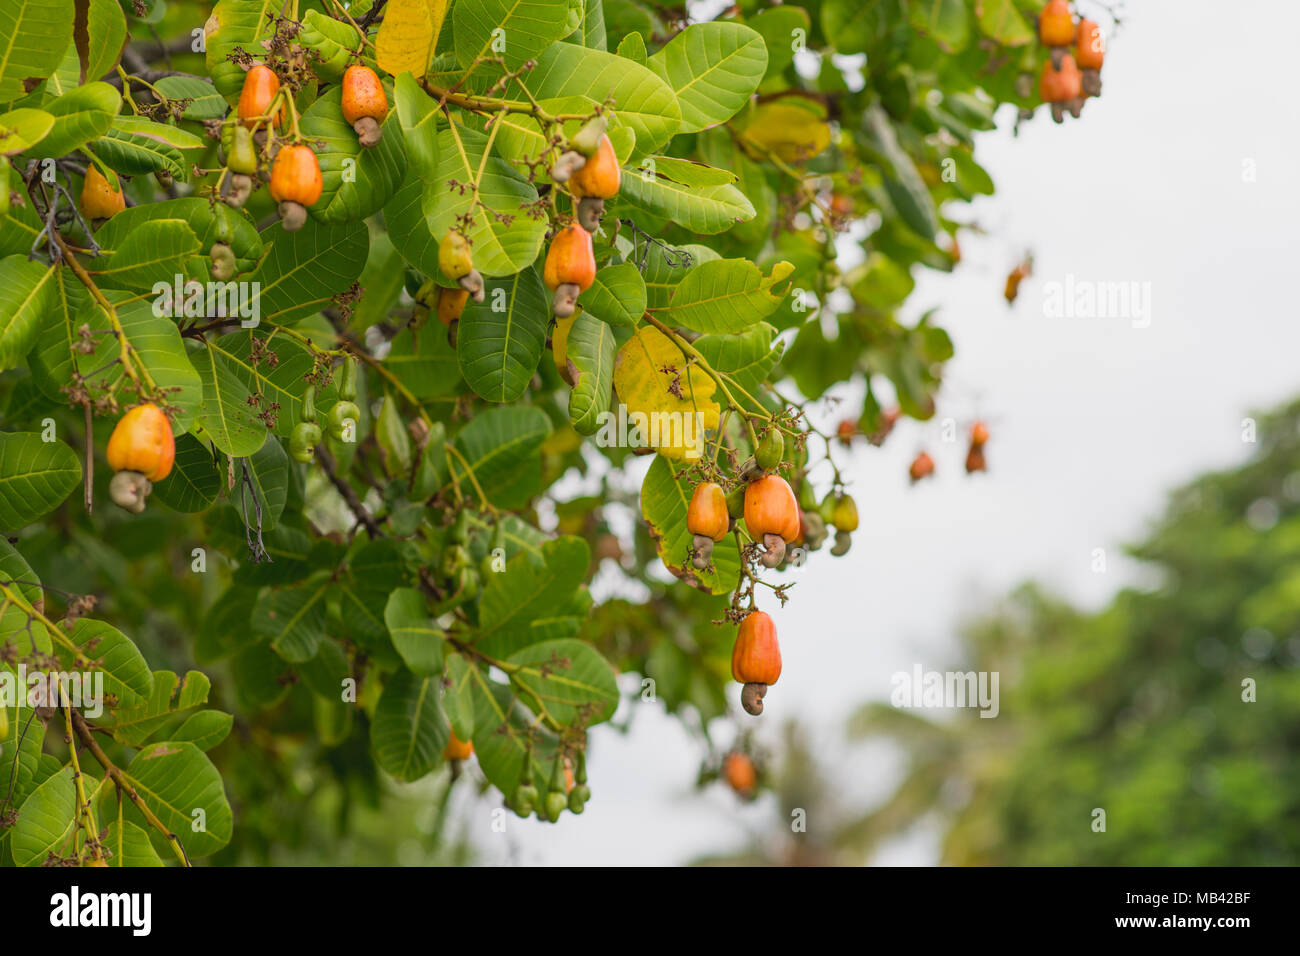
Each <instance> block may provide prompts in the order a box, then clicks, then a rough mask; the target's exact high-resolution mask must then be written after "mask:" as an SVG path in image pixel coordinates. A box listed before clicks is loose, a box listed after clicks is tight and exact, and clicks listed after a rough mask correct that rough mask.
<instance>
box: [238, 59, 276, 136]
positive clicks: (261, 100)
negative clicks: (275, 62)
mask: <svg viewBox="0 0 1300 956" xmlns="http://www.w3.org/2000/svg"><path fill="white" fill-rule="evenodd" d="M278 92H280V78H279V77H278V76H276V75H275V71H274V70H272V69H271V68H270V67H269V66H264V65H263V64H261V63H258V64H256V65H254V66H252V67H250V68H249V70H248V72H247V73H245V74H244V88H243V89H242V90H240V92H239V104H238V105H237V106H236V107H235V112H236V114H237V115H238V116H239V119H240V122H242V123H243V124H244V126H246V127H248V128H249V129H257V128H258V126H262V125H264V124H265V123H266V122H267V121H266V120H265V119H262V117H264V116H266V114H267V111H268V110H270V108H271V103H272V101H273V100H274V99H275V95H276V94H277V93H278ZM275 125H276V126H277V127H280V126H283V125H284V107H283V106H281V107H280V109H279V110H278V111H277V113H276V116H275Z"/></svg>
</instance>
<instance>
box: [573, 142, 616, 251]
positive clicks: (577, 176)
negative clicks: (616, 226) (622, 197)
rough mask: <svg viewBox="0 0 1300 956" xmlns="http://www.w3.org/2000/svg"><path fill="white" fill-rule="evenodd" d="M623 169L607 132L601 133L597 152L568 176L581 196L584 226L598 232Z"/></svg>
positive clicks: (575, 190)
mask: <svg viewBox="0 0 1300 956" xmlns="http://www.w3.org/2000/svg"><path fill="white" fill-rule="evenodd" d="M622 181H623V171H622V170H621V169H620V168H619V165H618V155H617V154H616V153H615V152H614V144H613V143H611V142H610V141H609V137H608V136H601V138H600V145H599V146H597V147H596V152H595V153H594V154H593V155H592V156H591V158H590V159H588V160H587V162H586V164H585V165H583V167H582V168H581V169H579V170H578V171H577V172H575V173H574V174H573V176H572V177H571V178H570V180H569V188H570V189H571V190H572V191H573V195H575V196H577V197H578V208H577V217H578V222H579V223H580V224H581V225H582V228H583V229H586V230H587V231H588V232H595V231H596V230H597V229H599V228H600V220H601V217H603V216H604V215H605V200H606V199H612V198H613V197H614V196H617V195H618V187H619V186H620V185H621V184H622Z"/></svg>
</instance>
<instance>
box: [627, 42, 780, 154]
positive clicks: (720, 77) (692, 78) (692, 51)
mask: <svg viewBox="0 0 1300 956" xmlns="http://www.w3.org/2000/svg"><path fill="white" fill-rule="evenodd" d="M649 66H650V69H652V70H654V71H655V73H657V74H658V75H659V76H660V77H662V78H663V79H664V81H665V82H666V83H667V84H668V85H669V86H670V87H671V88H672V90H673V92H674V93H676V94H677V103H678V105H679V106H680V108H681V114H682V125H681V129H680V132H682V133H696V132H699V131H700V130H702V129H704V128H705V127H708V126H714V125H716V124H718V123H724V122H726V121H727V120H729V119H731V117H733V116H735V115H736V113H738V112H739V111H740V110H741V108H742V107H743V106H744V105H745V104H746V103H748V102H749V98H750V96H751V95H753V93H754V90H756V89H757V88H758V84H759V82H760V81H762V79H763V74H764V73H765V72H766V71H767V46H766V45H765V44H764V43H763V38H762V37H761V36H759V34H758V33H756V32H755V31H754V30H751V29H750V28H749V27H747V26H744V25H743V24H740V23H736V22H735V21H725V20H724V21H713V22H709V23H693V24H691V25H690V26H688V27H687V28H686V29H685V30H683V31H682V32H681V33H678V34H677V35H676V36H675V37H673V38H672V40H670V41H669V42H668V44H667V45H666V46H665V47H663V48H662V49H661V50H659V51H658V52H657V53H655V55H654V56H652V57H650V63H649Z"/></svg>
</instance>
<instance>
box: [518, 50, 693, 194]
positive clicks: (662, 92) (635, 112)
mask: <svg viewBox="0 0 1300 956" xmlns="http://www.w3.org/2000/svg"><path fill="white" fill-rule="evenodd" d="M524 82H525V84H527V86H528V89H529V91H530V92H531V93H532V94H533V96H534V97H536V98H537V99H538V101H539V102H540V103H541V105H542V106H543V107H544V108H546V109H548V110H551V111H552V112H565V113H589V112H591V111H592V110H593V109H594V108H595V107H597V106H600V105H601V104H603V103H604V102H605V100H606V99H611V98H612V99H613V101H614V103H615V104H616V105H615V108H614V109H615V112H614V115H613V118H612V119H611V121H610V129H611V130H614V129H618V128H620V127H628V128H630V129H631V130H632V131H633V132H634V133H635V134H636V148H637V149H638V150H639V151H641V152H643V153H650V152H654V151H655V150H656V149H658V148H659V147H661V146H663V145H664V144H665V143H667V142H668V141H669V140H670V139H672V137H673V135H674V134H675V133H676V132H677V131H678V128H679V127H680V126H681V121H682V114H681V109H680V107H679V106H678V105H677V97H676V95H674V93H673V91H672V90H671V89H670V88H669V86H668V84H667V83H665V82H664V81H663V80H662V79H660V77H659V76H658V75H657V74H656V73H655V72H654V71H653V70H651V69H650V68H649V67H646V66H642V65H640V64H639V63H636V62H634V61H633V60H630V59H627V58H626V57H621V56H619V55H617V54H614V53H606V52H604V51H602V50H589V49H586V48H585V47H580V46H574V45H573V44H571V43H557V44H555V45H554V46H552V47H550V48H549V49H547V50H546V52H545V53H543V54H542V55H541V56H539V57H538V58H537V66H536V67H535V68H533V70H532V71H530V72H529V73H528V74H526V77H525V79H524ZM572 125H573V130H566V132H573V131H575V130H576V129H577V126H578V125H579V124H577V123H576V122H575V123H573V124H572ZM611 138H612V133H611ZM545 145H546V139H545V137H544V136H543V135H542V132H541V128H540V127H539V126H538V125H537V122H536V121H535V120H533V119H532V118H531V117H529V116H525V115H518V114H515V115H511V116H509V117H508V118H507V119H506V120H505V122H504V124H503V125H502V127H501V133H500V135H499V136H498V137H497V146H498V148H499V149H500V150H501V152H502V155H504V156H507V157H509V158H512V159H522V158H523V157H524V156H537V155H538V154H540V153H541V152H542V150H543V148H544V147H545ZM626 179H627V177H626V175H625V176H624V182H625V183H626Z"/></svg>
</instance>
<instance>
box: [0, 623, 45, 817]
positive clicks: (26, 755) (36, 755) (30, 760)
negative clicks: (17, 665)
mask: <svg viewBox="0 0 1300 956" xmlns="http://www.w3.org/2000/svg"><path fill="white" fill-rule="evenodd" d="M33 630H34V631H40V630H42V629H41V628H33ZM20 633H25V632H20ZM9 643H10V644H11V646H12V644H13V639H12V638H11V639H10V642H9ZM46 643H47V644H48V638H47V639H46ZM48 650H49V648H48V647H46V648H45V651H46V652H48ZM20 653H21V650H20ZM0 670H8V671H9V672H10V673H13V674H15V675H16V673H17V672H16V671H15V670H14V669H13V666H12V665H0ZM15 696H16V697H17V696H18V695H15ZM25 702H26V701H25V699H23V700H15V704H19V703H25ZM0 706H4V707H6V708H7V709H8V713H9V734H8V736H7V737H0V746H3V747H4V767H5V791H4V792H5V793H6V794H7V804H8V805H9V806H14V807H17V806H21V805H22V803H23V801H24V800H25V799H26V798H27V795H28V794H29V793H31V792H32V790H34V789H35V788H36V786H37V785H38V784H40V783H41V782H42V781H41V779H38V773H39V771H40V763H41V747H42V746H43V745H44V742H45V723H44V721H42V720H40V719H39V718H38V717H37V716H36V714H35V711H33V709H32V708H30V707H18V706H14V707H9V706H8V704H7V703H6V704H3V705H0ZM20 740H21V745H20V744H19V741H20ZM10 777H12V779H13V793H12V794H10V793H9V778H10Z"/></svg>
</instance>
